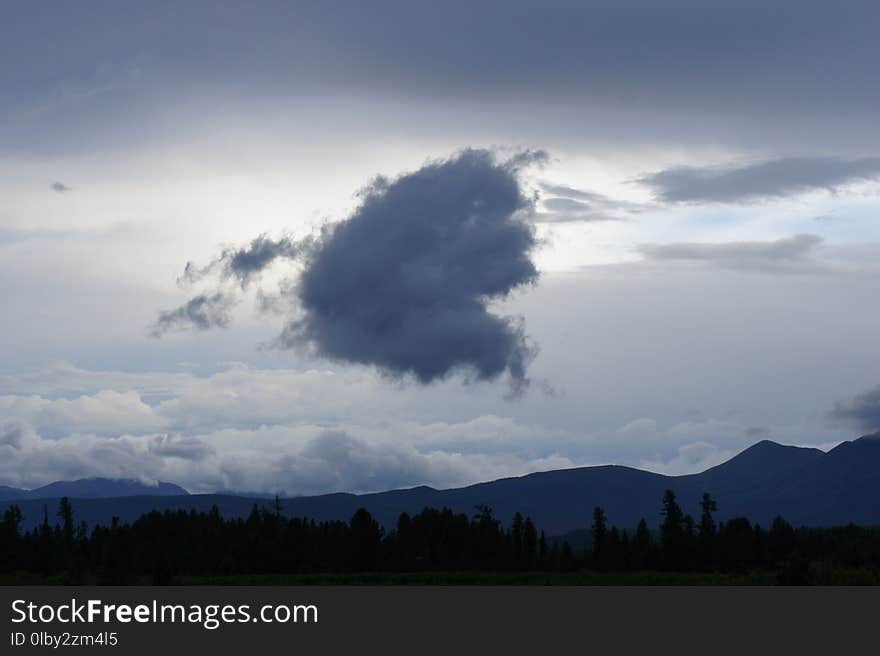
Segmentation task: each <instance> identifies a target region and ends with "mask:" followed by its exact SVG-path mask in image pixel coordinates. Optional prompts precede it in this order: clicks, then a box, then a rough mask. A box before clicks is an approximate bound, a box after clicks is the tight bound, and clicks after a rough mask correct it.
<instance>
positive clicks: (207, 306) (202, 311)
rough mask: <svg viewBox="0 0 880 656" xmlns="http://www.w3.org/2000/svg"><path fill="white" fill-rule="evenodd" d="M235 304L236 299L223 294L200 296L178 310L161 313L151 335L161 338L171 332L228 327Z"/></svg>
mask: <svg viewBox="0 0 880 656" xmlns="http://www.w3.org/2000/svg"><path fill="white" fill-rule="evenodd" d="M234 303H235V299H233V298H231V297H230V296H227V295H226V294H223V293H222V292H216V293H214V294H199V295H198V296H194V297H193V298H191V299H190V300H188V301H187V302H186V303H184V304H183V305H181V306H180V307H178V308H175V309H173V310H163V311H162V312H160V313H159V318H158V319H156V323H155V324H153V328H152V330H151V334H152V335H153V337H161V336H162V335H164V334H165V333H167V332H169V331H171V330H185V329H187V328H196V329H197V330H208V329H210V328H214V327H223V326H226V325H228V324H229V309H230V308H231V307H232V306H233V305H234Z"/></svg>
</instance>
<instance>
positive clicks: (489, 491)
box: [6, 437, 880, 534]
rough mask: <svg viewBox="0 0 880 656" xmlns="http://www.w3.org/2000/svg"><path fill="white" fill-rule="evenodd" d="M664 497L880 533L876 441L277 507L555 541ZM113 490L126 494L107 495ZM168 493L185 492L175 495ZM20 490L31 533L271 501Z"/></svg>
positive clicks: (656, 510)
mask: <svg viewBox="0 0 880 656" xmlns="http://www.w3.org/2000/svg"><path fill="white" fill-rule="evenodd" d="M91 480H92V481H95V480H96V479H91ZM138 486H140V487H138ZM145 489H146V491H145ZM666 489H672V490H674V491H675V492H676V494H677V496H678V497H679V500H680V502H681V504H682V506H683V507H684V509H685V510H686V511H687V512H690V513H692V514H694V515H696V514H697V513H698V504H699V499H700V497H701V495H702V494H703V492H704V491H708V492H710V493H712V495H713V496H714V497H715V498H716V499H717V501H718V515H717V516H718V518H719V519H725V518H730V517H734V516H743V515H745V516H748V517H749V518H750V519H752V520H753V521H757V522H760V523H762V524H764V525H768V524H769V523H770V522H771V521H772V519H773V517H775V516H776V515H777V514H782V515H783V516H785V517H786V518H788V519H789V520H790V521H792V522H793V523H795V524H802V525H815V526H827V525H832V524H846V523H848V522H851V521H852V522H857V523H860V524H874V525H880V504H878V503H876V500H877V499H878V498H880V439H877V438H876V437H864V438H861V439H858V440H855V441H852V442H844V443H843V444H841V445H839V446H838V447H836V448H834V449H832V450H831V451H829V452H828V453H825V452H822V451H819V450H817V449H807V448H801V447H791V446H783V445H780V444H776V443H773V442H769V441H763V442H759V443H758V444H755V445H753V446H751V447H749V448H748V449H746V450H744V451H743V452H742V453H740V454H738V455H737V456H735V457H733V458H732V459H730V460H729V461H727V462H725V463H723V464H721V465H718V466H716V467H712V468H711V469H708V470H706V471H704V472H702V473H699V474H690V475H686V476H664V475H661V474H656V473H652V472H647V471H642V470H639V469H633V468H630V467H621V466H614V465H609V466H600V467H580V468H574V469H565V470H557V471H549V472H540V473H535V474H529V475H527V476H521V477H515V478H504V479H500V480H496V481H491V482H487V483H478V484H476V485H470V486H467V487H463V488H454V489H447V490H436V489H433V488H430V487H424V486H422V487H416V488H412V489H405V490H391V491H387V492H379V493H373V494H362V495H355V494H345V493H336V494H325V495H319V496H312V497H298V498H289V499H284V500H283V501H282V506H283V511H284V513H285V514H287V515H291V516H293V515H295V516H301V517H309V518H314V519H316V520H327V519H346V520H347V519H348V518H350V517H351V515H352V514H353V513H354V511H355V510H357V509H358V508H360V507H365V508H367V509H368V510H369V511H370V512H371V513H372V514H373V515H374V516H376V518H377V519H378V520H379V521H380V522H381V523H383V524H384V525H385V526H393V525H394V524H395V523H396V521H397V517H398V516H399V515H400V513H401V512H404V511H405V512H409V513H415V512H418V511H420V510H421V509H422V508H424V507H426V506H433V507H437V508H440V507H444V506H445V507H449V508H451V509H453V510H455V511H457V512H464V513H468V514H471V513H473V512H474V509H475V507H476V506H477V505H482V504H485V505H488V506H490V507H491V508H492V509H493V511H494V514H495V515H496V516H497V517H499V518H501V519H502V520H504V521H505V522H506V521H509V519H510V517H511V516H512V515H513V513H514V512H516V511H519V512H522V513H523V514H524V515H527V516H530V517H532V519H533V520H534V521H535V523H536V524H537V525H538V526H539V527H540V528H543V529H544V530H545V531H546V532H547V533H548V534H561V533H565V532H568V531H571V530H574V529H578V528H583V527H584V526H588V525H589V523H590V517H591V513H592V510H593V508H594V507H595V506H597V505H598V506H602V507H603V508H604V509H605V511H606V514H607V516H608V518H609V520H610V521H611V522H612V523H613V524H616V525H618V526H622V527H632V526H635V525H636V524H637V523H638V521H639V520H640V519H641V518H642V517H644V518H645V519H646V520H647V521H648V523H649V524H650V525H652V526H656V525H657V524H658V523H659V522H660V519H661V518H660V498H661V496H662V494H663V492H664V491H665V490H666ZM112 490H124V491H127V492H131V493H132V494H130V495H128V494H126V495H123V494H121V493H117V494H116V495H113V494H109V493H108V492H110V491H112ZM174 490H181V491H182V492H181V493H178V494H175V492H174ZM17 492H23V493H24V496H19V497H15V496H14V493H13V495H11V496H7V497H6V498H7V499H8V500H9V501H7V502H6V503H7V505H8V504H9V503H12V502H13V501H14V503H17V504H18V505H19V506H20V507H21V508H22V510H23V512H24V514H25V518H26V525H28V526H33V525H35V524H36V523H38V522H39V521H40V519H41V518H42V513H43V505H44V504H46V505H47V506H48V507H49V508H50V512H51V511H53V510H54V508H55V506H56V505H57V498H58V497H60V496H62V495H64V494H67V495H68V496H71V497H77V500H76V502H75V504H74V507H75V510H76V513H77V518H78V519H80V520H85V521H87V522H89V523H94V522H98V521H100V522H109V521H110V518H111V517H113V516H118V517H120V518H121V519H122V520H133V519H135V518H136V517H138V516H139V515H141V514H143V513H145V512H148V511H150V510H154V509H156V510H165V509H177V508H184V509H196V510H203V511H204V510H208V509H210V507H211V506H212V505H214V504H216V505H217V506H218V507H219V509H220V511H221V513H223V514H224V515H225V516H245V515H247V513H249V512H250V510H251V508H252V507H253V505H254V504H255V503H256V504H262V505H266V506H270V505H271V501H269V500H266V499H260V498H255V497H253V496H234V495H220V494H209V495H190V496H185V491H183V489H182V488H178V487H177V486H172V485H171V484H160V485H159V486H158V487H152V488H150V487H147V486H142V485H141V484H133V483H132V482H130V481H129V482H126V483H124V484H121V483H119V482H117V485H116V486H115V487H114V486H113V485H111V484H110V483H108V482H107V481H103V482H102V483H100V484H98V483H97V482H94V483H90V484H86V483H84V482H83V481H77V482H74V483H67V484H64V483H56V484H51V485H47V486H45V487H43V488H39V489H38V490H32V491H17ZM87 492H95V494H94V495H93V498H84V497H87V496H88V494H86V493H87ZM38 495H42V498H40V497H39V496H38ZM159 495H170V496H159Z"/></svg>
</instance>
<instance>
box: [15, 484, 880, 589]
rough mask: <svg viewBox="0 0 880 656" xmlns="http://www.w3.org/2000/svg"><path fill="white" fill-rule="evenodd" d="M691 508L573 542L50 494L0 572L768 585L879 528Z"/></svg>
mask: <svg viewBox="0 0 880 656" xmlns="http://www.w3.org/2000/svg"><path fill="white" fill-rule="evenodd" d="M700 507H701V515H700V517H699V520H694V519H693V518H692V517H691V516H690V515H687V514H685V513H684V512H683V511H682V509H681V507H680V506H679V504H678V502H677V500H676V497H675V494H674V493H673V492H672V491H667V492H666V493H665V494H664V496H663V499H662V517H663V522H662V524H661V525H660V526H659V528H658V529H655V530H653V531H652V530H650V529H649V528H648V525H647V522H646V521H645V520H644V519H642V521H641V522H639V524H638V526H637V527H636V528H635V529H620V528H618V527H616V526H613V525H612V524H611V523H610V521H609V518H608V517H606V515H605V511H604V510H603V509H602V508H599V507H597V508H596V509H595V510H594V512H593V517H592V525H591V528H590V538H591V539H590V545H589V546H587V547H586V548H581V549H578V550H575V549H573V548H572V546H571V544H570V543H569V541H568V540H566V539H562V538H548V537H547V536H546V535H545V533H544V531H542V530H539V529H538V528H537V527H536V526H535V524H534V522H533V521H532V520H531V518H529V517H524V516H523V515H522V514H520V513H516V514H515V515H514V516H513V518H512V520H511V521H510V523H509V524H507V525H506V526H505V525H503V524H502V522H501V521H500V520H499V519H497V518H496V517H494V516H493V514H492V509H491V508H489V507H488V506H478V507H477V508H476V509H475V512H474V513H473V514H471V515H470V516H469V515H467V514H464V513H456V512H453V511H452V510H450V509H448V508H443V509H436V508H425V509H424V510H422V511H421V512H420V513H417V514H413V515H410V514H408V513H402V514H401V515H400V517H399V519H398V521H397V524H396V526H395V527H393V528H391V529H390V530H388V531H385V530H384V529H383V528H382V527H381V526H380V524H379V523H378V522H377V521H376V519H375V518H373V517H372V515H371V514H370V513H369V512H368V511H367V510H365V509H360V510H358V511H357V512H355V513H354V515H353V516H352V518H351V520H350V521H348V522H345V521H321V522H318V521H315V520H310V519H306V518H298V517H286V516H285V515H284V514H283V513H282V511H281V510H282V509H281V505H280V503H279V502H278V500H277V499H276V502H275V505H274V507H269V508H267V507H263V506H259V505H257V504H255V505H254V507H253V510H252V511H251V513H250V515H249V516H248V517H247V518H224V517H222V516H221V515H220V512H219V510H218V509H217V507H216V506H214V507H213V508H212V509H211V510H210V511H209V512H196V511H185V510H177V511H171V510H167V511H165V512H164V513H160V512H158V511H154V512H151V513H147V514H145V515H143V516H141V517H140V518H138V519H137V520H135V521H134V522H131V523H122V522H120V521H119V520H118V518H114V519H113V520H112V522H111V524H110V525H109V526H105V525H97V526H94V527H93V528H92V529H91V530H89V528H88V526H87V525H86V523H85V522H79V523H77V522H76V521H75V512H74V508H73V505H72V503H71V501H70V499H68V498H67V497H64V498H62V499H61V500H60V503H59V507H58V509H57V512H56V513H55V516H54V517H53V520H54V521H53V520H50V515H49V510H48V508H46V507H44V512H43V519H42V523H41V524H40V525H39V526H38V527H36V528H34V529H32V530H30V531H22V530H21V525H22V522H23V517H22V513H21V510H20V509H19V508H18V506H11V507H10V508H8V509H7V510H6V511H5V512H4V513H3V517H2V522H0V574H3V575H5V576H6V577H7V578H8V577H10V576H12V575H15V574H16V573H18V574H21V573H24V574H26V575H30V576H32V577H36V578H38V579H40V580H46V581H57V582H65V583H103V584H114V585H124V584H131V583H153V584H167V583H171V582H173V581H174V580H175V577H180V576H189V577H217V576H236V575H251V574H269V575H281V574H306V573H341V572H431V571H437V572H443V571H447V572H462V571H473V572H505V571H546V572H572V571H577V570H596V571H611V572H622V571H633V572H638V571H672V572H745V571H752V570H774V571H777V572H778V576H779V579H778V580H779V582H782V583H803V582H807V581H809V580H811V579H810V572H811V571H812V570H815V565H816V563H821V564H824V565H825V566H832V567H838V568H849V569H860V570H864V569H871V570H874V571H877V570H878V568H880V529H877V528H864V527H858V526H854V525H849V526H845V527H839V528H827V529H817V528H797V529H796V528H794V527H793V526H792V525H791V524H789V523H788V522H787V521H785V520H784V519H783V518H782V517H777V518H776V519H775V520H774V521H773V522H772V524H771V525H770V527H769V528H768V529H765V528H763V527H761V526H760V525H758V524H752V523H751V522H750V521H749V520H748V519H746V518H735V519H730V520H728V521H725V522H716V521H715V519H714V514H715V513H716V512H717V504H716V502H715V501H714V499H713V498H712V497H711V496H710V495H709V494H705V495H703V498H702V502H701V504H700ZM811 568H812V570H811Z"/></svg>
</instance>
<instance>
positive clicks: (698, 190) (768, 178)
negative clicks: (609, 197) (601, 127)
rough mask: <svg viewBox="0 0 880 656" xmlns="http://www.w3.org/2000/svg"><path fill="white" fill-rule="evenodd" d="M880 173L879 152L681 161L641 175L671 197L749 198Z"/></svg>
mask: <svg viewBox="0 0 880 656" xmlns="http://www.w3.org/2000/svg"><path fill="white" fill-rule="evenodd" d="M878 178H880V158H877V157H869V158H863V159H854V160H845V159H838V158H834V157H789V158H780V159H774V160H770V161H766V162H757V163H754V164H747V165H745V166H721V167H698V166H679V167H674V168H669V169H664V170H662V171H658V172H656V173H651V174H649V175H645V176H642V177H641V178H639V179H638V181H639V182H641V183H643V184H646V185H648V186H649V187H651V188H652V189H653V190H654V192H655V194H656V195H657V197H658V199H659V200H662V201H665V202H668V203H749V202H754V201H759V200H764V199H769V198H780V197H784V196H789V195H792V194H796V193H802V192H805V191H812V190H815V189H826V190H829V191H835V190H837V189H838V188H839V187H841V186H842V185H846V184H850V183H853V182H861V181H865V180H876V179H878Z"/></svg>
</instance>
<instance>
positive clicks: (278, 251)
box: [178, 235, 312, 288]
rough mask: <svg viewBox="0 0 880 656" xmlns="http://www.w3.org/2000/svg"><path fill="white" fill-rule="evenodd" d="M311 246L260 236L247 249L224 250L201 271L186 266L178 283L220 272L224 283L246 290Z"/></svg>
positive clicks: (305, 240) (310, 243)
mask: <svg viewBox="0 0 880 656" xmlns="http://www.w3.org/2000/svg"><path fill="white" fill-rule="evenodd" d="M311 245H312V240H311V239H304V240H302V241H299V242H295V241H293V240H292V239H291V238H290V237H282V238H280V239H278V240H277V241H276V240H273V239H271V238H269V237H268V236H267V235H260V236H258V237H257V238H256V239H254V240H253V241H252V242H251V243H250V244H249V245H248V246H245V247H244V248H227V249H225V250H224V251H223V252H222V253H221V254H220V256H219V257H217V259H215V260H214V261H213V262H211V263H210V264H208V265H206V266H204V267H201V268H199V267H197V266H196V265H195V264H194V263H193V262H187V264H186V268H185V269H184V271H183V275H182V276H181V277H180V278H179V279H178V282H180V283H193V282H196V281H198V280H201V279H202V278H204V277H205V276H207V275H209V274H211V273H214V272H219V274H220V277H221V278H223V279H224V280H228V279H233V278H234V279H235V280H237V281H238V282H239V284H241V286H242V288H245V287H247V285H248V283H249V282H250V281H251V280H252V279H253V278H254V277H255V276H257V275H258V274H259V273H260V272H261V271H262V270H263V269H265V268H266V267H268V266H269V265H270V264H272V263H273V262H274V261H275V260H278V259H293V258H296V257H297V256H298V255H300V254H302V253H303V251H304V250H305V249H307V248H309V247H310V246H311Z"/></svg>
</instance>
